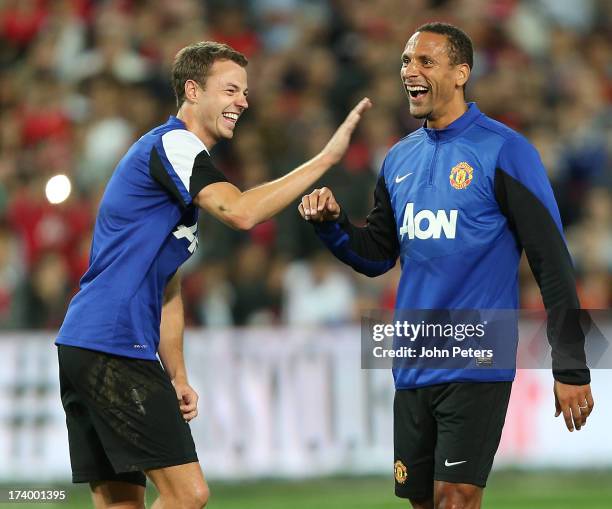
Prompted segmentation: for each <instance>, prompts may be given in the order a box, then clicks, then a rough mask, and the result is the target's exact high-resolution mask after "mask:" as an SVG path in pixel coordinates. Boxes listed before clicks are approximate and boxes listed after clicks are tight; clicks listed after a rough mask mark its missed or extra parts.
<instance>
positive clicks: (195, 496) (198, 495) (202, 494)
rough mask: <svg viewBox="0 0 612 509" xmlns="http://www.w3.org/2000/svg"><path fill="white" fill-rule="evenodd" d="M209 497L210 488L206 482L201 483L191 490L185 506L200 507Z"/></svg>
mask: <svg viewBox="0 0 612 509" xmlns="http://www.w3.org/2000/svg"><path fill="white" fill-rule="evenodd" d="M209 497H210V489H209V488H208V484H206V483H202V484H201V485H199V486H197V487H196V488H195V489H194V490H193V492H192V494H191V500H190V504H189V505H188V506H187V507H189V509H191V508H193V509H202V508H203V507H205V506H206V504H208V499H209Z"/></svg>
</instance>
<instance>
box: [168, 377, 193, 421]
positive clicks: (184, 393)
mask: <svg viewBox="0 0 612 509" xmlns="http://www.w3.org/2000/svg"><path fill="white" fill-rule="evenodd" d="M172 385H174V390H175V391H176V397H177V399H178V402H179V408H180V409H181V413H182V414H183V419H185V421H186V422H189V421H190V420H191V419H193V418H195V417H196V416H197V415H198V393H197V392H196V391H194V390H193V388H192V387H191V386H190V385H189V384H188V383H187V382H177V381H173V382H172Z"/></svg>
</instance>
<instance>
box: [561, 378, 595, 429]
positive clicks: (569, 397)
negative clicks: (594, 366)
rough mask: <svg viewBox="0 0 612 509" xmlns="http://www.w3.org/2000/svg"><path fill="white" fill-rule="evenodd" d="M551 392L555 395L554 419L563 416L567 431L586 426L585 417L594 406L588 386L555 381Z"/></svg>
mask: <svg viewBox="0 0 612 509" xmlns="http://www.w3.org/2000/svg"><path fill="white" fill-rule="evenodd" d="M553 392H554V394H555V408H556V412H555V417H558V416H559V415H561V414H563V418H564V419H565V425H566V426H567V429H568V430H570V431H574V428H576V430H580V428H581V427H582V426H584V425H585V424H586V420H587V417H588V416H589V415H591V412H592V411H593V407H594V406H595V403H594V402H593V395H592V394H591V386H590V384H587V385H568V384H564V383H561V382H558V381H556V380H555V385H554V387H553Z"/></svg>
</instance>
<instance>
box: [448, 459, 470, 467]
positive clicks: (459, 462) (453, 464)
mask: <svg viewBox="0 0 612 509" xmlns="http://www.w3.org/2000/svg"><path fill="white" fill-rule="evenodd" d="M461 463H467V460H463V461H453V462H450V461H448V460H446V461H445V462H444V466H445V467H454V466H455V465H461Z"/></svg>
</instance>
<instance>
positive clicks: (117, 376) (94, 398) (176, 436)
mask: <svg viewBox="0 0 612 509" xmlns="http://www.w3.org/2000/svg"><path fill="white" fill-rule="evenodd" d="M58 357H59V372H60V390H61V395H62V405H63V406H64V410H65V411H66V425H67V426H68V442H69V445H70V463H71V465H72V482H75V483H78V482H92V481H124V482H129V483H133V484H140V485H142V486H144V485H145V483H146V477H145V474H144V473H143V471H144V470H149V469H155V468H163V467H169V466H173V465H182V464H185V463H191V462H194V461H198V458H197V455H196V451H195V445H194V443H193V438H192V437H191V430H190V429H189V425H188V424H187V423H186V422H185V421H184V420H183V418H182V415H181V411H180V409H179V404H178V400H177V397H176V392H175V391H174V387H173V386H172V383H171V382H170V379H169V378H168V375H167V374H166V372H165V371H164V370H163V368H162V366H161V365H160V363H159V362H157V361H148V360H140V359H131V358H128V357H120V356H117V355H111V354H107V353H103V352H96V351H93V350H86V349H83V348H75V347H71V346H64V345H59V347H58Z"/></svg>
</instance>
